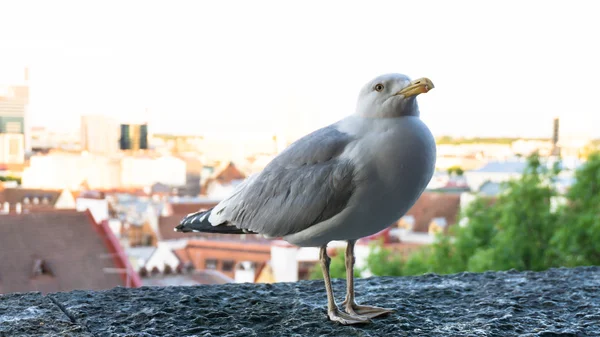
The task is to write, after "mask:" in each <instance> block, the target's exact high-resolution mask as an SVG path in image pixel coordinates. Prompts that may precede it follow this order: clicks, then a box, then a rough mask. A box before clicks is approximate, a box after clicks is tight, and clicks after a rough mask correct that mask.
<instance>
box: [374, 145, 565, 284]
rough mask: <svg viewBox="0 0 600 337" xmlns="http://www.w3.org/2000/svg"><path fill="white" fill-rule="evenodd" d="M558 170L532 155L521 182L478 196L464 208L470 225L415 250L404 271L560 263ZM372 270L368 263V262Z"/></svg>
mask: <svg viewBox="0 0 600 337" xmlns="http://www.w3.org/2000/svg"><path fill="white" fill-rule="evenodd" d="M558 173H559V171H558V169H557V168H556V167H554V168H552V169H548V168H546V166H545V165H543V164H542V163H541V161H540V158H539V157H538V156H537V155H536V154H534V155H532V156H531V157H529V158H528V166H527V169H526V170H525V172H524V174H523V175H522V176H521V178H520V179H518V180H513V181H510V182H508V183H506V187H507V188H506V189H505V190H504V191H505V192H504V193H503V194H501V195H500V196H499V197H498V198H497V199H496V200H492V199H489V198H485V197H479V198H477V199H476V200H475V201H474V202H472V203H471V204H470V205H469V206H468V207H467V208H466V209H464V210H463V212H462V214H461V217H463V218H466V219H467V220H468V223H467V225H466V226H463V227H461V226H454V227H451V229H452V232H451V233H450V234H451V235H450V236H449V235H439V236H438V237H437V239H436V242H435V243H434V244H432V245H431V246H428V247H425V248H423V249H422V250H420V251H418V252H417V253H415V254H412V255H411V256H410V257H409V258H408V259H407V261H406V262H405V263H404V267H403V270H402V273H403V275H417V274H422V273H427V272H435V273H439V274H448V273H456V272H461V271H473V272H481V271H486V270H506V269H511V268H515V269H519V270H543V269H546V268H549V267H552V266H557V262H558V260H557V259H556V254H555V253H556V251H555V249H554V248H553V247H552V246H551V244H550V241H551V238H552V236H553V235H554V232H555V230H556V227H557V225H558V214H556V213H554V212H552V209H551V199H552V198H553V197H554V196H555V195H556V192H555V191H554V188H553V187H552V185H551V184H549V183H548V182H551V181H552V180H553V179H554V178H555V177H556V175H557V174H558ZM369 268H370V266H369Z"/></svg>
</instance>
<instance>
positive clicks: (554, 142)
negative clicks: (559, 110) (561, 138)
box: [552, 117, 560, 157]
mask: <svg viewBox="0 0 600 337" xmlns="http://www.w3.org/2000/svg"><path fill="white" fill-rule="evenodd" d="M558 133H559V122H558V117H556V118H554V121H553V125H552V155H553V156H555V157H558V156H560V147H559V146H558Z"/></svg>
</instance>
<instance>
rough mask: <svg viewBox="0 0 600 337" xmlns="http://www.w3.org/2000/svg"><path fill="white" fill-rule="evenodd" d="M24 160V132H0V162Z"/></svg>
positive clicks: (21, 161) (19, 162) (18, 162)
mask: <svg viewBox="0 0 600 337" xmlns="http://www.w3.org/2000/svg"><path fill="white" fill-rule="evenodd" d="M24 162H25V136H24V134H23V133H0V164H23V163H24Z"/></svg>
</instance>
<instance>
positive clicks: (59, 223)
mask: <svg viewBox="0 0 600 337" xmlns="http://www.w3.org/2000/svg"><path fill="white" fill-rule="evenodd" d="M0 247H1V248H0V289H1V290H2V291H3V292H5V293H7V292H26V291H41V292H43V293H48V292H56V291H69V290H75V289H90V290H100V289H108V288H112V287H115V286H125V285H126V284H125V280H126V274H125V273H109V272H108V271H109V270H107V269H105V268H131V266H130V265H129V263H128V260H127V259H126V257H125V255H124V253H123V251H122V249H120V246H118V242H117V240H116V238H115V237H114V235H113V234H112V233H111V232H110V229H109V228H108V226H107V225H106V224H102V225H97V224H96V223H95V222H94V220H93V217H92V216H91V214H90V212H89V211H85V212H77V211H75V210H53V211H46V212H44V211H40V212H35V213H22V214H0ZM36 261H37V262H38V264H37V265H38V266H44V267H45V268H47V270H46V271H47V272H48V273H42V274H41V275H36V273H35V268H34V266H35V265H36ZM41 270H42V271H44V270H45V269H44V268H41ZM38 271H39V269H38ZM133 274H135V273H133ZM130 275H131V274H130ZM136 276H137V274H135V275H133V277H132V283H131V284H130V285H131V286H139V284H140V282H139V278H136Z"/></svg>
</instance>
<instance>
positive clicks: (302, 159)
mask: <svg viewBox="0 0 600 337" xmlns="http://www.w3.org/2000/svg"><path fill="white" fill-rule="evenodd" d="M433 87H434V86H433V83H432V82H431V80H430V79H428V78H425V77H423V78H419V79H417V80H411V79H410V78H409V77H408V76H406V75H403V74H395V73H394V74H384V75H381V76H378V77H376V78H374V79H373V80H371V81H369V82H368V83H367V84H365V85H364V86H363V88H362V89H361V90H360V92H359V95H358V100H357V104H356V110H355V112H354V113H353V114H350V115H348V116H347V117H345V118H343V119H341V120H339V121H337V122H335V123H333V124H331V125H329V126H326V127H323V128H321V129H318V130H316V131H314V132H312V133H310V134H308V135H306V136H304V137H302V138H300V139H298V140H297V141H295V142H294V143H292V144H291V145H289V146H288V147H287V148H286V149H285V150H283V151H282V152H281V153H280V154H279V155H277V156H276V157H275V158H274V159H273V160H272V161H271V162H270V163H269V164H268V165H267V166H266V167H265V168H264V169H263V170H262V171H261V172H260V173H256V174H254V175H251V176H249V177H248V178H246V180H244V181H243V182H242V183H240V184H239V185H238V186H237V187H236V188H235V189H234V191H233V192H232V193H231V195H229V196H228V197H226V198H225V199H223V200H222V201H221V202H219V203H218V204H217V205H216V206H215V207H213V208H211V209H209V210H205V211H198V212H195V213H191V214H188V215H187V216H186V217H185V218H183V219H182V220H181V222H180V224H179V225H178V226H177V227H175V228H174V230H175V231H177V232H209V233H226V234H246V233H249V234H261V235H263V236H264V237H267V238H282V239H283V240H285V241H287V242H289V243H291V244H294V245H297V246H300V247H318V248H319V260H320V264H321V268H322V270H323V278H324V281H325V289H326V292H327V314H328V317H329V319H330V320H331V321H335V322H339V323H341V324H343V325H349V324H360V323H368V322H370V321H371V318H374V317H377V316H380V315H385V314H389V313H391V312H392V310H391V309H387V308H379V307H374V306H366V305H359V304H357V303H356V302H355V300H354V274H353V270H354V263H355V258H354V245H355V243H356V241H357V240H358V239H360V238H363V237H365V236H369V235H372V234H375V233H377V232H379V231H381V230H383V229H385V228H387V227H389V226H390V225H391V224H393V223H394V222H396V221H397V220H398V219H400V218H401V217H402V216H403V215H404V214H405V213H406V212H407V211H408V209H409V208H410V207H411V206H412V205H413V204H414V203H415V202H416V201H417V199H418V198H419V196H420V195H421V193H423V191H424V190H425V188H426V186H427V184H428V183H429V182H430V180H431V178H432V176H433V172H434V169H435V161H436V144H435V139H434V138H433V135H432V133H431V131H430V130H429V128H428V127H427V125H426V124H425V123H424V122H423V121H422V120H421V118H420V112H419V107H418V104H417V100H416V97H417V96H418V95H419V94H422V93H427V92H428V91H429V90H431V89H432V88H433ZM338 240H340V241H347V246H346V253H345V259H346V261H345V265H346V275H347V277H346V282H347V286H346V299H345V301H344V302H342V306H344V307H345V312H343V311H341V310H340V309H339V308H338V306H337V305H336V302H335V298H334V294H333V289H332V287H331V277H330V274H329V265H330V261H331V259H330V257H329V256H328V255H327V245H328V243H329V242H331V241H338Z"/></svg>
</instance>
